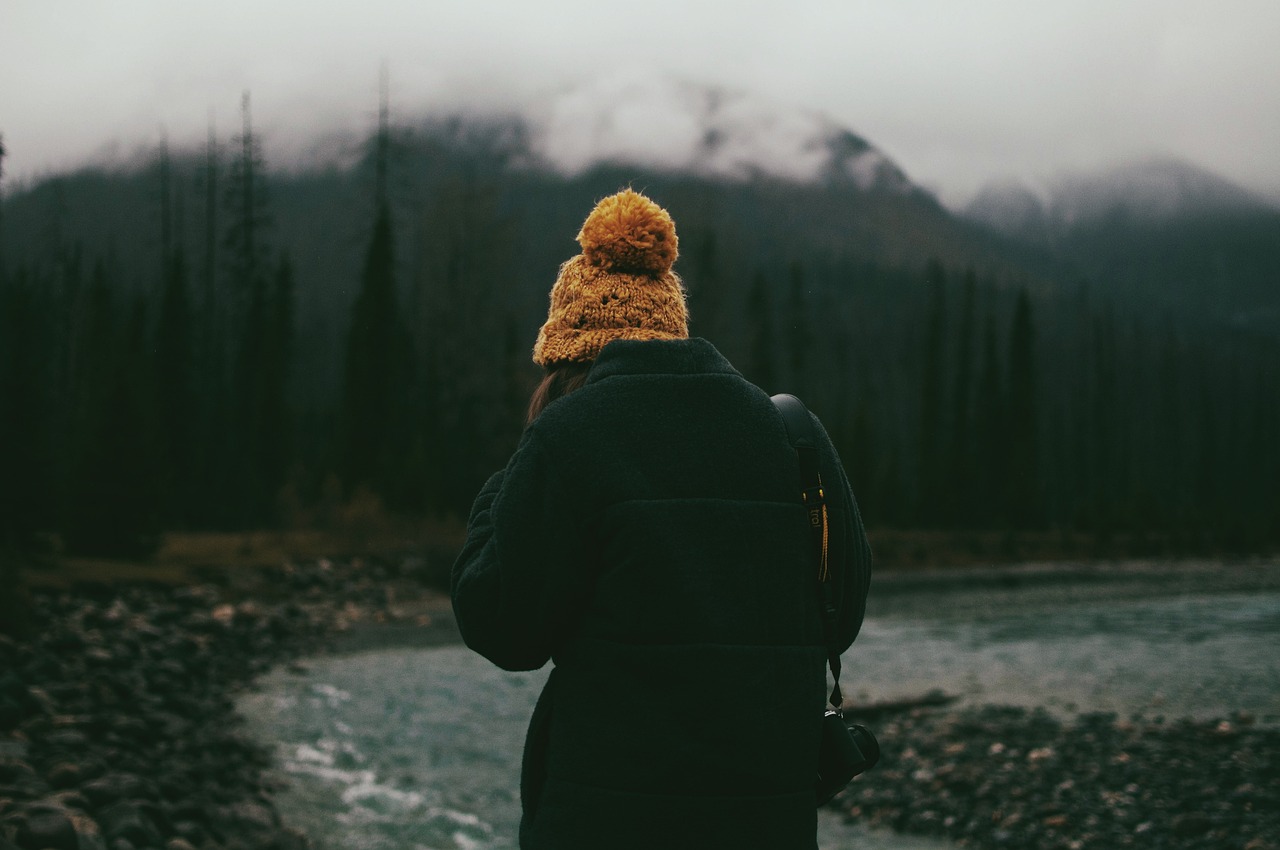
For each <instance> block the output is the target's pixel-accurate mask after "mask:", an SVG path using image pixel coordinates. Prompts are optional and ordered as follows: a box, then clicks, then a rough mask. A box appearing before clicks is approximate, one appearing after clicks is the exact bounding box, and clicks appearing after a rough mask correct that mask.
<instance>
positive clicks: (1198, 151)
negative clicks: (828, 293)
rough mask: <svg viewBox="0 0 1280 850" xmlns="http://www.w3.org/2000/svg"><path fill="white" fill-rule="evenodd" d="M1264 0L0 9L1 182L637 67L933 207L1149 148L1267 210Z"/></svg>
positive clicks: (164, 4)
mask: <svg viewBox="0 0 1280 850" xmlns="http://www.w3.org/2000/svg"><path fill="white" fill-rule="evenodd" d="M1278 42H1280V0H1214V1H1213V2H1200V0H1130V1H1129V2H1126V0H1055V2H1052V3H1041V2H1034V0H1032V2H1027V0H965V2H957V0H881V2H875V3H871V2H854V1H853V0H786V2H751V0H733V2H718V0H717V2H699V0H629V2H616V3H615V2H605V0H516V1H515V2H496V1H495V0H489V2H484V0H472V2H452V0H448V1H447V2H446V0H364V2H361V3H336V2H325V0H275V2H272V0H219V2H207V1H206V2H200V3H195V2H184V0H0V133H3V135H4V142H5V145H6V147H7V148H8V150H9V157H8V159H7V162H6V174H7V175H8V176H7V177H6V180H8V177H13V178H17V179H19V180H30V179H31V178H33V177H36V176H39V175H42V174H47V173H49V172H51V171H56V170H60V169H64V168H68V167H71V166H73V165H76V164H79V163H83V162H85V161H89V160H94V159H103V158H112V157H114V158H117V159H118V158H121V157H127V156H128V155H129V154H130V153H131V152H133V151H135V150H137V149H138V147H139V146H141V145H154V144H155V143H156V141H157V140H158V139H159V138H160V134H161V128H162V127H163V128H166V129H167V131H168V133H169V135H170V136H171V138H173V139H174V141H175V142H176V143H186V142H190V143H192V144H194V143H196V142H197V140H199V139H202V138H203V135H204V128H205V126H206V124H207V121H208V118H209V115H210V111H211V110H212V112H213V114H214V115H215V117H216V121H217V124H218V126H219V128H220V131H222V132H224V133H225V134H226V135H230V132H231V131H232V129H233V128H234V125H235V123H236V121H237V111H238V108H239V97H240V92H241V91H242V90H245V89H249V90H252V93H253V103H254V116H255V122H256V123H257V124H258V125H259V126H260V128H262V129H263V130H264V131H265V133H266V139H267V142H268V151H267V152H268V158H269V159H273V160H274V161H276V163H277V164H285V163H279V159H280V154H279V153H278V151H281V150H284V151H291V152H296V151H298V150H300V149H303V148H305V146H306V142H307V140H309V139H312V138H315V137H316V136H317V135H320V134H322V133H324V132H325V131H328V130H333V129H353V128H365V127H368V126H369V125H370V122H371V121H372V117H373V114H374V112H375V110H376V97H377V87H378V72H379V67H380V65H381V64H382V63H383V62H384V61H385V62H386V63H387V65H388V68H389V71H390V76H391V88H392V100H393V107H394V110H395V113H396V114H397V116H400V117H402V118H403V119H404V120H408V119H410V118H412V117H414V116H415V115H418V114H422V113H424V112H425V111H426V110H427V109H436V110H440V109H444V108H456V107H460V106H466V105H470V104H475V105H477V106H480V107H484V108H492V107H495V106H496V107H502V106H510V105H513V104H516V103H518V102H521V101H523V100H525V99H531V98H548V97H554V96H555V95H556V94H557V93H559V92H563V91H565V90H567V89H571V88H573V87H575V86H579V85H581V84H583V83H584V82H585V81H589V80H590V79H591V78H592V77H593V76H599V75H603V74H613V73H615V72H618V71H624V72H626V73H628V74H631V75H634V74H636V73H645V72H647V71H648V70H652V72H653V73H654V74H659V75H674V76H676V77H679V78H682V79H685V80H689V81H693V82H697V83H707V84H713V85H720V86H729V87H731V88H733V89H737V90H742V91H746V92H751V93H756V94H759V95H762V96H764V97H767V98H769V99H771V100H773V101H775V102H779V103H785V104H794V105H795V106H797V107H801V108H805V109H816V110H819V111H821V112H823V113H825V114H827V115H828V116H830V117H831V118H832V119H833V120H835V121H836V122H838V123H840V124H842V125H844V126H847V127H848V128H849V129H851V130H853V131H854V132H856V133H858V134H860V135H862V136H864V137H865V138H866V139H868V140H869V141H870V142H871V143H872V144H874V145H876V146H878V147H879V148H880V149H881V150H883V151H884V152H885V153H886V154H888V155H889V156H890V157H891V158H892V159H894V160H895V161H896V162H897V163H898V164H899V165H900V166H901V167H902V168H903V169H904V170H905V171H906V172H907V174H908V175H909V176H910V177H911V178H912V179H913V180H915V181H916V182H917V183H920V184H921V185H924V186H926V187H928V188H930V189H933V190H934V191H936V192H938V193H939V194H940V196H941V197H942V198H943V200H945V201H947V202H948V203H951V204H958V203H962V202H963V201H964V200H966V199H967V198H968V197H969V196H970V195H971V194H972V193H973V192H974V191H975V190H976V189H977V188H979V187H980V186H981V185H982V184H984V183H986V182H987V181H989V180H992V179H999V178H1003V177H1007V176H1016V177H1021V178H1024V179H1031V180H1035V179H1043V178H1048V177H1052V176H1053V175H1054V174H1055V173H1057V172H1059V171H1062V170H1073V169H1090V168H1095V167H1098V166H1100V165H1106V164H1111V163H1114V162H1117V161H1121V160H1124V159H1127V158H1133V157H1140V156H1145V155H1149V154H1160V155H1172V156H1176V157H1181V158H1184V159H1187V160H1190V161H1192V162H1194V163H1197V164H1199V165H1203V166H1205V167H1207V168H1210V169H1211V170H1213V171H1215V172H1217V173H1219V174H1222V175H1223V176H1225V177H1228V178H1229V179H1232V180H1234V181H1236V182H1238V183H1240V184H1242V185H1244V186H1246V187H1247V188H1251V189H1253V190H1255V191H1258V192H1261V193H1264V194H1267V195H1269V196H1271V197H1273V198H1276V197H1280V58H1278V57H1280V48H1278V47H1277V43H1278Z"/></svg>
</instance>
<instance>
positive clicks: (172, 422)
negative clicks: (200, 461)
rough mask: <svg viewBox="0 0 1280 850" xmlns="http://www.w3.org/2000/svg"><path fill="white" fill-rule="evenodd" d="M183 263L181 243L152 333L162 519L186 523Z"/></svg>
mask: <svg viewBox="0 0 1280 850" xmlns="http://www.w3.org/2000/svg"><path fill="white" fill-rule="evenodd" d="M192 325H193V323H192V319H191V304H190V298H189V295H188V292H187V266H186V258H185V254H184V252H183V250H182V247H181V246H178V247H177V248H175V249H174V250H173V254H172V256H170V257H169V260H168V262H167V263H166V264H165V277H164V290H163V292H162V294H161V300H160V317H159V321H158V323H157V325H156V333H155V337H156V338H155V346H154V352H155V364H154V369H155V373H156V382H157V390H158V391H157V393H156V402H157V406H158V410H157V416H156V419H157V426H158V429H159V445H160V450H161V452H162V458H163V462H162V470H163V474H162V480H161V482H160V486H161V488H162V491H163V492H164V494H165V499H164V503H163V505H164V519H165V520H166V522H168V523H176V524H178V525H186V524H187V523H188V522H189V521H190V520H191V518H192V515H191V510H192V499H193V496H194V492H195V468H194V462H193V448H194V442H195V433H194V429H193V424H194V420H195V398H196V393H195V383H194V380H195V378H194V368H195V359H194V351H193V348H192V339H193V334H192Z"/></svg>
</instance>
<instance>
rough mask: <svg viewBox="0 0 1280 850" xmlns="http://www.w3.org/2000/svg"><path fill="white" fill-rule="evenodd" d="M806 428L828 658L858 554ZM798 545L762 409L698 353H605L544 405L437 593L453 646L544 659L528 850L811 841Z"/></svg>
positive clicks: (484, 499) (811, 587)
mask: <svg viewBox="0 0 1280 850" xmlns="http://www.w3.org/2000/svg"><path fill="white" fill-rule="evenodd" d="M814 421H815V424H816V430H817V432H818V434H819V441H820V443H821V445H820V447H819V449H820V452H819V454H820V458H821V463H822V471H823V479H824V483H825V489H826V493H827V501H828V503H829V505H830V522H831V529H832V533H831V541H830V562H831V564H832V566H833V572H834V577H833V581H835V582H836V585H835V589H836V597H837V602H838V605H837V607H838V627H837V629H836V630H835V631H836V634H835V642H836V644H837V648H838V649H840V650H842V651H843V650H845V649H847V648H848V647H849V645H850V644H851V643H852V642H853V639H854V637H855V636H856V635H857V632H858V629H859V627H860V626H861V624H862V618H863V613H864V610H865V604H866V596H867V590H868V585H869V581H870V572H871V551H870V548H869V547H868V545H867V540H866V534H865V532H864V530H863V525H862V520H861V518H860V516H859V513H858V508H857V504H856V503H855V501H854V497H853V493H852V492H851V490H850V488H849V483H848V479H847V477H846V475H845V472H844V470H843V469H842V468H841V465H840V460H839V458H838V457H837V455H836V452H835V449H834V448H833V447H832V445H831V442H830V440H829V439H828V437H827V434H826V432H825V431H824V430H823V429H822V427H821V425H820V424H817V420H816V418H815V420H814ZM812 545H813V544H812V538H811V536H810V530H809V525H808V521H807V514H806V512H805V509H804V508H803V507H802V505H801V502H800V473H799V469H798V464H797V460H796V455H795V452H794V450H793V449H792V447H791V445H790V443H789V442H788V440H787V435H786V430H785V428H784V426H783V423H782V418H781V416H780V414H779V413H778V412H777V410H776V408H775V407H774V406H773V404H772V403H771V401H770V400H769V397H768V395H766V394H765V393H764V392H763V391H762V390H761V389H759V388H758V387H756V386H754V385H753V384H751V383H750V382H748V381H747V380H745V379H744V378H743V377H742V376H741V375H740V374H739V373H738V372H737V371H736V370H735V369H734V368H733V367H732V366H731V365H730V364H729V363H728V361H726V360H725V359H724V357H723V356H721V354H720V353H719V352H718V351H717V350H716V349H715V348H714V347H713V346H712V345H711V344H710V343H709V342H707V341H705V340H702V339H682V340H656V341H635V340H619V341H616V342H611V343H609V344H608V345H607V346H605V347H604V349H603V350H602V351H601V353H600V355H599V357H598V358H597V360H596V362H595V364H594V365H593V366H592V368H591V371H590V373H589V374H588V377H587V382H586V384H585V386H583V387H582V388H581V389H579V390H576V391H575V392H572V393H570V394H569V395H568V396H566V397H564V398H562V399H559V400H557V401H555V402H553V403H552V404H550V405H548V406H547V407H546V409H545V410H544V411H543V412H542V414H541V415H540V416H539V417H538V419H537V420H536V421H535V422H534V423H533V424H532V425H531V426H529V428H527V429H526V431H525V433H524V435H523V437H522V439H521V442H520V445H519V447H518V449H517V450H516V452H515V454H514V455H513V456H512V458H511V460H510V462H509V463H508V464H507V466H506V468H505V469H504V470H502V471H500V472H498V473H496V474H495V475H493V476H492V477H491V478H490V479H489V480H488V482H486V484H485V485H484V487H483V488H482V490H481V492H480V494H479V496H478V497H477V498H476V501H475V504H474V506H473V508H472V511H471V515H470V519H469V523H468V533H467V539H466V543H465V544H464V547H463V549H462V552H461V554H460V555H459V557H458V560H457V562H456V563H455V565H454V567H453V573H452V582H451V584H452V595H453V605H454V611H455V613H456V615H457V620H458V625H459V627H460V629H461V632H462V636H463V639H464V640H465V641H466V643H467V645H468V646H470V647H471V648H472V649H474V650H476V651H477V652H479V653H481V654H482V655H484V656H485V657H486V658H488V659H489V660H491V661H492V662H493V663H495V664H497V665H498V666H499V667H502V668H504V669H506V670H535V669H538V668H540V667H542V666H543V665H545V664H546V663H547V662H548V661H550V662H551V663H552V664H553V665H554V668H553V670H552V672H551V675H550V677H549V679H548V681H547V684H546V687H545V689H544V690H543V692H542V694H541V696H540V697H539V700H538V703H537V706H536V708H535V709H534V714H533V719H532V721H531V723H530V727H529V732H528V736H527V740H526V744H525V752H524V763H523V768H522V776H521V786H520V790H521V802H522V806H523V817H522V821H521V827H520V846H521V847H522V848H525V850H543V848H557V850H576V848H593V850H596V848H601V847H610V848H636V850H658V848H662V850H680V848H699V850H708V848H720V847H723V848H734V850H752V848H760V850H766V848H767V850H792V848H794V850H813V848H815V847H816V828H817V818H816V809H815V803H814V780H815V777H816V774H817V758H818V742H819V734H820V723H821V714H822V710H823V706H824V704H825V701H826V688H827V684H826V681H827V679H826V672H825V663H826V655H827V651H826V645H825V644H824V639H823V626H822V619H821V615H820V611H819V592H818V584H817V569H818V566H817V558H816V555H815V553H814V549H813V548H812ZM850 679H856V667H855V669H853V670H849V671H847V673H846V683H847V681H848V680H850Z"/></svg>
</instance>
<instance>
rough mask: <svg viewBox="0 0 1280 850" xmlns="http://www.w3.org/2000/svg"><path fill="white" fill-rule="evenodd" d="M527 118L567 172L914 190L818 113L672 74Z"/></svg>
mask: <svg viewBox="0 0 1280 850" xmlns="http://www.w3.org/2000/svg"><path fill="white" fill-rule="evenodd" d="M529 122H530V125H531V130H532V134H531V135H532V139H533V146H534V154H535V155H536V156H537V157H538V158H539V159H540V160H541V161H542V162H544V163H547V164H549V165H550V166H551V167H553V168H555V169H556V170H557V171H560V172H561V173H563V174H566V175H576V174H579V173H582V172H583V171H586V170H588V169H589V168H591V167H592V166H594V165H598V164H602V163H611V164H631V165H637V166H641V167H645V168H651V169H655V170H665V171H680V172H688V173H693V174H697V175H700V176H708V177H719V178H729V179H746V178H751V177H755V176H768V177H773V178H780V179H784V180H792V181H797V182H809V181H817V180H825V181H831V180H834V181H838V182H847V183H851V184H852V185H854V186H856V187H857V188H859V189H861V190H863V191H878V192H890V193H897V194H905V193H909V192H912V191H914V190H915V188H916V187H915V186H913V185H912V183H911V181H910V180H908V179H907V177H906V175H905V174H903V173H902V171H901V169H899V168H898V167H897V165H895V164H894V163H893V162H892V161H891V160H890V159H889V158H888V157H887V156H885V155H884V154H883V153H881V152H880V151H878V150H876V149H875V148H874V147H873V146H871V145H870V144H869V143H867V142H866V141H865V140H864V139H862V138H861V137H859V136H857V135H855V134H854V133H852V132H850V131H849V130H847V129H845V128H842V127H840V126H838V125H837V124H836V123H835V122H833V121H832V120H831V119H829V118H827V117H826V116H824V115H822V114H820V113H817V112H812V111H806V110H801V109H796V108H792V107H787V106H785V105H781V104H778V103H773V102H770V101H769V100H767V99H765V98H762V97H758V96H754V95H749V94H746V93H743V92H732V91H726V90H724V89H717V88H710V87H707V86H700V85H695V84H692V83H688V82H682V81H679V80H674V79H670V78H662V77H626V76H613V77H606V78H602V79H599V80H596V81H593V82H592V83H590V84H588V85H585V86H583V87H580V88H576V89H573V90H570V91H567V92H563V93H561V94H559V95H557V96H555V97H552V98H550V99H549V101H547V102H544V103H543V104H541V105H539V106H536V107H534V108H533V109H532V110H531V112H530V115H529Z"/></svg>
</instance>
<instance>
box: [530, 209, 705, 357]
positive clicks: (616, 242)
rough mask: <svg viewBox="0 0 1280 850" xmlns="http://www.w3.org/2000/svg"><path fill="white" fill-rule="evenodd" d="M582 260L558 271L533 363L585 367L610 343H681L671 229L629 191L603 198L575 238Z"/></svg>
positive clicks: (684, 326) (681, 310)
mask: <svg viewBox="0 0 1280 850" xmlns="http://www.w3.org/2000/svg"><path fill="white" fill-rule="evenodd" d="M578 244H579V245H581V246H582V253H581V254H579V255H578V256H576V257H574V258H573V259H571V260H569V261H568V262H566V263H565V264H564V265H562V266H561V267H560V276H559V277H558V278H557V279H556V282H555V285H554V286H552V287H551V310H550V312H549V313H548V314H547V321H546V324H544V325H543V326H542V330H540V331H538V341H537V343H535V344H534V346H533V362H534V363H537V364H538V365H539V366H549V365H551V364H554V363H564V362H579V363H582V362H588V361H591V360H594V359H595V358H596V355H598V354H599V353H600V349H602V348H604V347H605V345H606V344H608V343H609V342H612V341H613V340H615V339H684V338H686V337H688V336H689V314H688V311H687V310H686V309H685V303H684V288H683V287H682V286H681V284H680V278H679V277H677V276H676V274H675V272H673V271H671V265H672V264H673V263H674V262H675V261H676V256H677V253H678V252H677V250H676V244H677V240H676V226H675V222H673V221H672V220H671V216H670V215H669V214H668V213H667V211H666V210H664V209H663V208H662V207H660V206H658V205H657V204H655V203H654V202H653V201H651V200H649V199H648V198H646V197H645V196H644V195H641V194H640V193H638V192H633V191H632V190H630V189H626V190H624V191H621V192H619V193H618V194H616V195H610V196H609V197H607V198H605V199H604V200H603V201H601V202H600V203H598V204H596V208H595V209H593V210H592V211H591V214H590V215H589V216H587V220H586V221H585V222H584V223H583V225H582V230H581V231H580V232H579V233H578Z"/></svg>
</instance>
